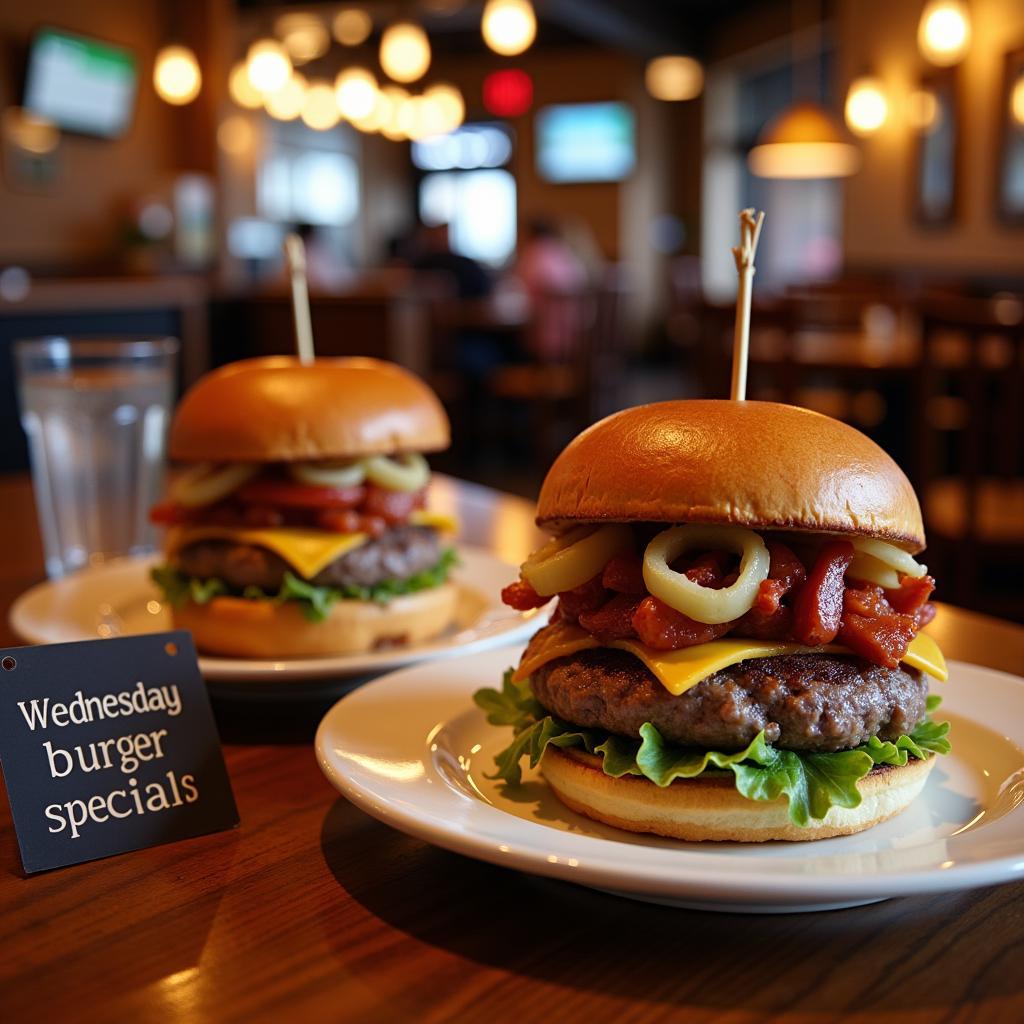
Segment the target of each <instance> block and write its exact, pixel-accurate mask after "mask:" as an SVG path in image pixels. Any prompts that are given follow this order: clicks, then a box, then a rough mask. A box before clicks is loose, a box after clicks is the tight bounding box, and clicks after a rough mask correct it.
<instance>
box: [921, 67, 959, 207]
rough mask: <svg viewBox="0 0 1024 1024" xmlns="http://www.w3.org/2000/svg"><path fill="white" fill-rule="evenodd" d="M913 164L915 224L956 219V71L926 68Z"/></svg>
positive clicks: (957, 147) (922, 83)
mask: <svg viewBox="0 0 1024 1024" xmlns="http://www.w3.org/2000/svg"><path fill="white" fill-rule="evenodd" d="M916 99H917V100H918V101H919V102H918V103H917V107H918V108H919V109H918V110H917V115H918V116H917V118H916V120H917V162H916V168H915V173H914V197H913V199H914V213H915V219H916V220H917V222H918V223H919V224H923V225H925V226H928V227H941V226H943V225H947V224H951V223H952V222H953V221H954V220H955V219H956V211H957V199H958V191H959V181H958V178H959V174H958V165H959V146H960V123H959V122H960V109H959V107H960V104H959V98H958V81H957V69H956V68H934V69H930V70H929V71H928V72H927V73H926V74H925V75H923V76H922V77H921V82H920V86H919V88H918V92H917V94H916Z"/></svg>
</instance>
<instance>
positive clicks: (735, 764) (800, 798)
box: [473, 669, 950, 828]
mask: <svg viewBox="0 0 1024 1024" xmlns="http://www.w3.org/2000/svg"><path fill="white" fill-rule="evenodd" d="M473 699H474V701H475V702H476V704H477V705H478V706H479V707H480V708H482V709H483V710H484V712H485V713H486V715H487V721H488V722H490V723H491V724H492V725H498V726H511V728H512V730H513V733H514V738H513V740H512V743H511V744H510V745H509V746H508V747H506V748H505V749H504V750H503V751H501V752H500V753H499V754H498V755H497V756H496V757H495V767H496V771H495V773H494V775H492V776H489V777H490V778H495V779H502V780H504V781H505V782H507V783H509V784H511V785H518V784H519V783H520V782H521V781H522V770H521V768H520V762H521V761H522V759H523V758H524V757H527V758H529V763H530V767H531V768H535V767H536V766H537V765H538V764H539V763H540V759H541V756H542V755H543V753H544V751H545V749H546V748H547V747H548V746H549V745H551V746H557V747H575V748H578V749H582V750H585V751H586V752H587V753H590V754H598V755H600V756H601V759H602V760H601V765H602V768H603V770H604V772H605V774H607V775H610V776H613V777H614V778H620V777H621V776H623V775H642V776H643V777H645V778H647V779H650V781H651V782H653V783H654V784H655V785H657V786H663V787H664V786H669V785H671V784H672V782H674V781H675V780H676V779H692V778H695V777H696V776H698V775H700V774H702V773H703V772H705V771H709V770H717V771H728V772H731V773H732V775H733V779H734V781H735V785H736V789H737V790H738V791H739V792H740V793H742V794H743V796H745V797H746V798H747V799H749V800H778V799H779V798H780V797H785V798H786V800H787V803H788V807H789V818H790V820H791V821H792V822H793V823H794V824H795V825H798V826H800V827H801V828H803V827H806V826H807V824H808V823H809V822H810V820H811V819H812V818H814V819H817V820H820V819H822V818H824V817H825V815H826V814H827V813H828V810H829V808H830V807H857V806H858V805H859V804H860V801H861V795H860V790H859V789H858V788H857V783H858V782H859V781H860V780H861V779H862V778H864V776H865V775H867V774H868V772H870V771H871V769H872V768H873V767H874V766H875V765H876V764H893V765H898V766H902V765H905V764H906V763H907V759H908V758H909V757H916V758H919V759H922V760H923V759H924V758H926V757H930V756H932V755H934V754H946V753H948V752H949V749H950V746H949V741H948V740H947V739H946V738H945V737H946V734H947V733H948V732H949V723H948V722H933V721H931V719H930V718H925V719H924V721H922V722H921V723H919V724H918V725H917V727H916V728H915V729H914V730H913V732H911V733H910V734H908V735H903V736H900V737H899V738H898V739H897V740H896V741H895V742H882V741H880V740H878V738H877V737H872V739H871V740H870V741H869V742H868V743H865V744H864V745H862V746H860V747H857V748H856V749H854V750H841V751H836V752H835V753H809V752H798V751H794V750H779V749H777V748H775V747H773V746H772V745H771V744H770V743H768V742H767V741H766V739H765V735H764V732H763V731H762V732H760V733H758V734H757V736H755V737H754V738H753V740H751V742H750V743H749V745H748V746H747V747H746V749H744V750H739V751H735V752H732V753H723V752H721V751H717V750H698V749H694V748H692V747H682V746H679V745H677V744H674V743H671V742H669V741H667V740H666V739H665V738H664V737H663V736H662V735H661V733H660V732H658V730H657V729H656V728H655V726H654V725H652V724H651V723H650V722H645V723H644V724H643V725H642V726H641V727H640V738H639V739H638V740H632V739H627V738H625V737H622V736H614V735H609V734H608V733H605V732H603V731H601V730H598V729H581V728H578V727H577V726H573V725H569V724H567V723H565V722H561V721H559V720H558V719H557V718H555V717H554V716H552V715H549V714H547V712H546V711H545V710H544V708H543V707H542V706H541V705H540V704H539V703H538V701H537V700H536V698H535V697H534V696H533V693H532V691H531V689H530V681H529V680H528V679H526V680H523V681H522V682H519V683H516V682H514V681H513V680H512V671H511V669H510V670H509V671H508V672H506V673H505V677H504V679H503V681H502V687H501V689H500V690H495V689H483V690H479V691H477V693H475V694H474V696H473ZM940 700H941V698H939V697H929V698H928V702H927V709H928V711H929V712H931V711H934V710H935V708H937V707H938V705H939V702H940Z"/></svg>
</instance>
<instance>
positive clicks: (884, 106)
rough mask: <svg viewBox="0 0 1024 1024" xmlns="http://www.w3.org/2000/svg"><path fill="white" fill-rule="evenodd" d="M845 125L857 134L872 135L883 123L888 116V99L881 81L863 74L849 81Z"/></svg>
mask: <svg viewBox="0 0 1024 1024" xmlns="http://www.w3.org/2000/svg"><path fill="white" fill-rule="evenodd" d="M844 113H845V116H846V126H847V128H849V129H850V131H852V132H854V133H855V134H857V135H865V136H866V135H873V134H874V133H875V132H877V131H878V129H879V128H881V127H882V125H883V124H885V119H886V118H887V117H888V116H889V101H888V100H887V99H886V98H885V93H884V92H883V90H882V83H881V82H880V81H879V80H878V79H877V78H872V77H871V76H870V75H863V76H861V77H860V78H856V79H854V80H853V82H851V83H850V88H849V91H848V92H847V94H846V107H845V110H844Z"/></svg>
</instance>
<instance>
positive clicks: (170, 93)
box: [153, 46, 203, 106]
mask: <svg viewBox="0 0 1024 1024" xmlns="http://www.w3.org/2000/svg"><path fill="white" fill-rule="evenodd" d="M202 84H203V76H202V73H201V72H200V70H199V61H197V60H196V55H195V54H194V53H193V52H192V51H191V50H190V49H189V48H188V47H187V46H165V47H164V48H163V49H162V50H161V51H160V52H159V53H158V54H157V55H156V61H155V62H154V64H153V85H154V87H155V88H156V91H157V94H158V95H159V96H160V98H161V99H162V100H166V101H167V102H168V103H173V104H174V105H175V106H181V105H182V104H185V103H191V102H192V101H193V100H194V99H195V98H196V97H197V96H198V95H199V89H200V87H201V86H202Z"/></svg>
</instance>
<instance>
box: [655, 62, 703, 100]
mask: <svg viewBox="0 0 1024 1024" xmlns="http://www.w3.org/2000/svg"><path fill="white" fill-rule="evenodd" d="M644 84H645V85H646V86H647V91H648V92H649V93H650V94H651V95H652V96H653V97H654V98H655V99H656V100H671V101H675V102H679V101H681V100H692V99H694V98H695V97H696V96H699V95H700V93H701V89H703V88H704V69H703V68H702V67H701V66H700V62H699V61H696V60H694V59H693V58H692V57H683V56H673V57H655V58H654V60H652V61H648V62H647V70H646V71H645V72H644Z"/></svg>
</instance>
